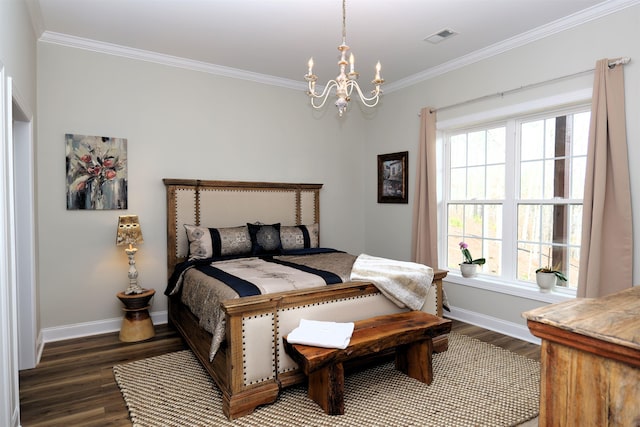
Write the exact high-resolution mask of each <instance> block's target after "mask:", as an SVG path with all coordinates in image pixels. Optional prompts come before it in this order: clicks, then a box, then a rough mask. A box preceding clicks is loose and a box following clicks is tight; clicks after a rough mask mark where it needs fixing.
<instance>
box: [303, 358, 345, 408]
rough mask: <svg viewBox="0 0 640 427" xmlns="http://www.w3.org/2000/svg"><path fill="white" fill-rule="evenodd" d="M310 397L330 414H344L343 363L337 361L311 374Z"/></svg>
mask: <svg viewBox="0 0 640 427" xmlns="http://www.w3.org/2000/svg"><path fill="white" fill-rule="evenodd" d="M309 397H310V398H311V399H313V400H314V401H315V402H316V403H317V404H318V405H320V406H321V407H322V409H324V412H326V413H327V414H329V415H343V414H344V367H343V366H342V363H336V364H335V365H330V366H327V367H325V368H323V369H320V370H318V371H315V372H312V373H311V374H309Z"/></svg>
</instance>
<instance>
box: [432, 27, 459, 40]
mask: <svg viewBox="0 0 640 427" xmlns="http://www.w3.org/2000/svg"><path fill="white" fill-rule="evenodd" d="M456 34H458V33H456V32H455V31H453V30H450V29H448V28H445V29H444V30H441V31H438V32H437V33H435V34H432V35H430V36H429V37H427V38H425V39H424V41H427V42H429V43H433V44H436V43H440V42H441V41H443V40H444V39H448V38H449V37H452V36H455V35H456Z"/></svg>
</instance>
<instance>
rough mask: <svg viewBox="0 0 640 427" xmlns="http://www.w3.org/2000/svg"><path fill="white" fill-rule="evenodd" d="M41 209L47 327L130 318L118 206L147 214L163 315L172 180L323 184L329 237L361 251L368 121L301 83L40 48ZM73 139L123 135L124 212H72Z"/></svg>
mask: <svg viewBox="0 0 640 427" xmlns="http://www.w3.org/2000/svg"><path fill="white" fill-rule="evenodd" d="M38 85H39V91H38V97H39V100H38V114H39V117H40V126H39V134H40V139H39V142H38V147H37V154H38V156H37V157H38V167H37V169H38V187H39V191H38V205H39V236H40V245H39V252H40V263H39V271H40V292H41V300H42V309H41V313H40V314H41V317H42V324H43V327H44V328H55V327H64V326H66V325H73V324H78V323H87V322H94V321H101V320H104V319H113V318H117V317H119V316H121V305H120V302H119V301H118V300H117V299H116V297H115V295H116V293H117V292H119V291H121V290H124V289H125V288H126V285H127V283H128V280H127V269H128V264H127V257H126V255H125V253H124V250H122V248H121V247H116V246H115V233H116V224H117V218H118V215H119V214H124V213H130V214H137V215H139V217H140V221H141V226H142V232H143V235H144V244H143V245H141V246H140V247H139V251H138V254H137V256H136V265H137V268H138V271H139V281H140V284H141V285H142V286H143V287H146V288H154V289H156V291H157V292H158V293H157V296H156V298H155V301H154V303H153V310H154V311H162V310H165V309H166V298H165V297H164V296H162V295H161V293H162V291H163V290H164V287H165V286H166V222H165V221H166V216H165V211H166V207H165V190H164V186H163V184H162V178H199V179H221V180H223V179H230V180H246V181H286V182H311V183H322V184H324V188H323V190H322V193H321V194H322V196H321V198H322V206H321V213H320V215H321V221H322V227H321V242H322V244H323V245H326V246H331V247H338V248H344V249H346V250H349V251H352V252H356V253H358V252H361V251H362V250H363V248H364V220H363V212H362V206H363V204H364V200H363V196H362V187H363V182H362V176H363V165H364V163H363V160H362V158H363V155H362V154H363V152H364V138H363V135H364V131H363V126H364V122H363V120H362V119H360V118H359V115H358V114H354V115H352V116H350V117H349V120H343V121H341V122H339V121H338V120H337V119H336V118H335V117H334V116H335V114H334V112H333V111H331V113H330V114H329V115H328V116H318V115H317V114H313V112H312V111H311V109H310V107H308V105H307V103H308V101H307V97H306V95H305V94H304V92H303V91H296V90H291V89H285V88H278V87H274V86H267V85H264V84H258V83H252V82H248V81H243V80H238V79H231V78H225V77H219V76H214V75H211V74H207V73H203V72H197V71H189V70H185V69H181V68H175V67H168V66H163V65H159V64H155V63H150V62H143V61H136V60H131V59H126V58H121V57H116V56H110V55H105V54H100V53H95V52H90V51H86V50H80V49H74V48H68V47H63V46H60V45H55V44H49V43H42V42H41V43H39V49H38ZM65 133H76V134H82V135H99V136H113V137H120V138H127V140H128V168H129V174H128V178H129V201H128V203H129V204H128V206H129V208H128V210H127V211H107V210H102V211H68V210H67V209H66V204H65V162H64V158H65V140H64V135H65Z"/></svg>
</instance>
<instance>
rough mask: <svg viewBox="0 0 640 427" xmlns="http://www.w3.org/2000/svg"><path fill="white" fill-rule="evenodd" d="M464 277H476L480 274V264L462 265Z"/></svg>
mask: <svg viewBox="0 0 640 427" xmlns="http://www.w3.org/2000/svg"><path fill="white" fill-rule="evenodd" d="M460 273H462V277H476V275H477V274H478V264H464V263H463V264H460Z"/></svg>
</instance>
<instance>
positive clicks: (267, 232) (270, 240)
mask: <svg viewBox="0 0 640 427" xmlns="http://www.w3.org/2000/svg"><path fill="white" fill-rule="evenodd" d="M247 227H249V235H250V236H251V254H252V255H277V254H280V253H282V245H281V243H280V223H277V224H260V223H256V224H249V223H247Z"/></svg>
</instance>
